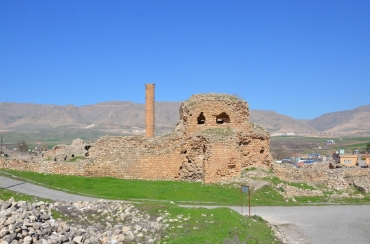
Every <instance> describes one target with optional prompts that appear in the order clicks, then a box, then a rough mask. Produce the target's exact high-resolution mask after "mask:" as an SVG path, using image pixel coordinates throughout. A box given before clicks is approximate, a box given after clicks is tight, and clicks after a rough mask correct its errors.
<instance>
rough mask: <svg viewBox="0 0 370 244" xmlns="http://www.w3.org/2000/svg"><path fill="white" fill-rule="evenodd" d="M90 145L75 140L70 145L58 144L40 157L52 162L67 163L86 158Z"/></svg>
mask: <svg viewBox="0 0 370 244" xmlns="http://www.w3.org/2000/svg"><path fill="white" fill-rule="evenodd" d="M89 149H90V145H88V144H86V143H85V142H84V141H83V140H81V139H75V140H73V141H72V144H71V145H64V144H58V145H56V146H54V147H53V148H52V149H51V150H50V151H47V152H44V153H43V154H42V157H45V158H47V159H49V160H52V161H69V160H72V159H73V158H77V157H85V156H88V155H89V153H88V150H89Z"/></svg>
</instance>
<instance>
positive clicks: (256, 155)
mask: <svg viewBox="0 0 370 244" xmlns="http://www.w3.org/2000/svg"><path fill="white" fill-rule="evenodd" d="M269 143H270V138H269V133H268V132H267V131H266V130H264V129H263V128H261V127H259V126H257V125H254V124H252V123H251V122H250V121H249V108H248V104H247V102H245V101H243V100H241V99H238V98H237V97H235V96H231V95H226V94H199V95H193V96H192V97H191V98H190V99H189V100H187V101H184V102H183V103H182V104H181V107H180V120H179V122H178V124H177V126H176V128H175V130H174V131H173V132H172V133H170V134H167V135H164V136H157V137H153V138H146V137H111V136H109V137H103V138H101V139H99V140H98V141H97V142H96V143H95V145H94V146H93V147H92V148H91V149H90V150H89V158H90V159H91V160H92V164H94V165H95V167H94V168H95V170H98V172H96V173H94V175H96V174H97V173H98V174H101V175H111V176H113V177H118V178H131V179H151V180H155V179H162V180H191V181H202V182H205V183H210V182H217V181H219V180H221V179H227V178H230V177H233V176H237V175H240V171H241V170H242V168H245V167H250V166H256V167H264V168H268V167H270V164H271V162H272V159H271V156H270V153H269Z"/></svg>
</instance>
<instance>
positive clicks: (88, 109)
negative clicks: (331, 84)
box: [0, 101, 370, 134]
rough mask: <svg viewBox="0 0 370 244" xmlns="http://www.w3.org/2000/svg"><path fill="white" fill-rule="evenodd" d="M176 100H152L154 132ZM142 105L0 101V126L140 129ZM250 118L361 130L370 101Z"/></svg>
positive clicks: (271, 126)
mask: <svg viewBox="0 0 370 244" xmlns="http://www.w3.org/2000/svg"><path fill="white" fill-rule="evenodd" d="M179 107H180V102H157V103H156V108H155V109H156V116H155V122H156V130H157V131H156V132H157V133H159V134H160V133H166V132H169V131H172V129H173V128H174V126H175V125H176V123H177V121H178V120H179ZM144 117H145V105H144V104H138V103H133V102H128V101H117V102H104V103H98V104H94V105H87V106H80V107H76V106H74V105H66V106H56V105H40V104H21V103H0V130H15V131H22V130H33V131H34V130H40V129H48V128H65V129H66V128H68V129H72V128H73V129H84V130H97V131H98V130H103V131H108V132H109V131H111V132H116V133H122V132H127V133H132V132H142V130H143V129H144V127H145V118H144ZM250 120H251V122H253V123H256V124H259V125H261V126H263V127H265V128H266V129H267V130H268V131H270V132H271V133H287V132H294V133H296V134H311V133H321V132H323V133H347V134H356V133H358V134H364V133H369V132H370V105H367V106H362V107H358V108H356V109H353V110H346V111H339V112H333V113H327V114H324V115H322V116H320V117H318V118H315V119H313V120H296V119H293V118H291V117H289V116H286V115H282V114H278V113H276V112H274V111H262V110H250Z"/></svg>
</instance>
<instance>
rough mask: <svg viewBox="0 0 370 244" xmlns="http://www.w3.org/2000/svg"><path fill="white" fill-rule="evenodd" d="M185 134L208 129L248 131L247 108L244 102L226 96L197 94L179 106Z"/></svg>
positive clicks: (249, 125)
mask: <svg viewBox="0 0 370 244" xmlns="http://www.w3.org/2000/svg"><path fill="white" fill-rule="evenodd" d="M180 120H182V121H183V123H184V127H185V133H187V134H192V133H194V132H197V131H202V130H205V129H209V128H225V127H229V128H231V129H240V130H248V129H249V128H250V127H251V124H250V122H249V108H248V104H247V102H246V101H243V100H241V99H239V98H237V97H235V96H232V95H228V94H197V95H193V96H191V97H190V99H189V100H186V101H184V102H183V103H182V104H181V106H180Z"/></svg>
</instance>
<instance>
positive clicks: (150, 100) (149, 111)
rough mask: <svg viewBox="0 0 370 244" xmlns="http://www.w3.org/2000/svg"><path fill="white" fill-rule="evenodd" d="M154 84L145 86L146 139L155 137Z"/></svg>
mask: <svg viewBox="0 0 370 244" xmlns="http://www.w3.org/2000/svg"><path fill="white" fill-rule="evenodd" d="M154 106H155V105H154V84H145V130H146V137H154V123H155V120H154V118H155V117H154V116H155V115H154Z"/></svg>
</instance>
